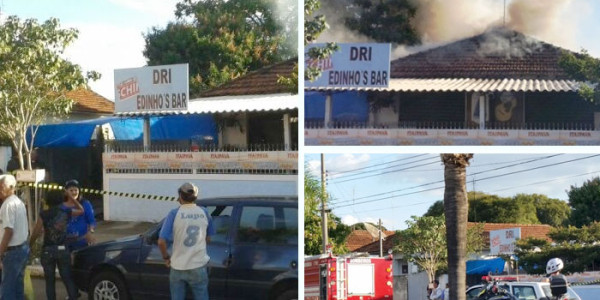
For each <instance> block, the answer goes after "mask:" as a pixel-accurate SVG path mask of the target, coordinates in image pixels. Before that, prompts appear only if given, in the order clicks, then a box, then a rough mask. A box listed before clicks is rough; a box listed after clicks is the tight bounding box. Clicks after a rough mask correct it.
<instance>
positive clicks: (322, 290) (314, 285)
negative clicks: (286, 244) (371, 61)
mask: <svg viewBox="0 0 600 300" xmlns="http://www.w3.org/2000/svg"><path fill="white" fill-rule="evenodd" d="M392 261H393V260H392V257H391V255H389V256H388V257H374V256H369V254H367V253H352V254H347V255H339V256H334V255H332V254H323V255H317V256H307V257H305V258H304V299H305V300H376V299H390V300H391V299H392V296H393V292H394V291H393V276H392Z"/></svg>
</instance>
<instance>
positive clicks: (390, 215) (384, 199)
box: [304, 153, 600, 230]
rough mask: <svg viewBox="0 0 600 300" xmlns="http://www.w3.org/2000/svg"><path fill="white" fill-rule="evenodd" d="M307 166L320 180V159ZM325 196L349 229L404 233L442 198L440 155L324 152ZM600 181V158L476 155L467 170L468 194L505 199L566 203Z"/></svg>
mask: <svg viewBox="0 0 600 300" xmlns="http://www.w3.org/2000/svg"><path fill="white" fill-rule="evenodd" d="M304 159H305V166H307V169H308V170H309V171H310V172H311V174H314V175H315V176H317V179H319V180H320V178H321V175H320V174H321V171H320V170H321V161H320V159H321V158H320V154H306V155H305V157H304ZM325 169H326V170H327V173H328V180H327V191H328V193H330V194H331V196H332V198H333V200H332V201H331V205H330V207H331V208H332V209H333V213H334V214H335V215H337V216H338V217H340V218H342V221H343V222H344V223H345V224H348V225H351V224H354V223H357V222H372V223H376V222H377V220H378V219H379V218H381V219H382V223H383V226H384V227H386V228H387V229H388V230H401V229H405V228H406V221H407V220H409V219H410V217H411V216H413V215H415V216H422V215H423V214H424V213H425V212H427V209H428V208H429V207H430V206H431V205H432V204H433V203H435V202H436V201H438V200H442V199H443V195H444V188H443V187H444V184H443V180H444V166H443V165H442V163H441V161H440V157H439V154H437V153H415V154H392V153H387V154H381V153H380V154H373V153H368V154H367V153H338V154H336V153H326V154H325ZM597 176H600V154H597V153H596V154H594V153H590V154H580V153H577V154H575V153H570V154H560V153H545V154H519V153H511V154H488V153H478V154H475V155H474V157H473V159H472V160H471V164H470V166H469V167H468V168H467V190H468V191H474V190H475V191H480V192H484V193H487V194H493V195H498V196H501V197H512V196H514V195H517V194H520V193H525V194H534V193H535V194H543V195H546V196H548V197H550V198H555V199H560V200H564V201H568V196H567V191H568V190H570V188H571V186H579V187H580V186H581V185H582V184H583V183H584V182H585V181H587V180H589V179H592V178H594V177H597Z"/></svg>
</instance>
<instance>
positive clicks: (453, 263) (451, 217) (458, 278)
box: [441, 154, 473, 300]
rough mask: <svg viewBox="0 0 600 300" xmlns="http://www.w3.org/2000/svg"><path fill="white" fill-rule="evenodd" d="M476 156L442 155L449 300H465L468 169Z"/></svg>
mask: <svg viewBox="0 0 600 300" xmlns="http://www.w3.org/2000/svg"><path fill="white" fill-rule="evenodd" d="M472 157H473V154H441V159H442V162H443V163H444V166H445V167H444V181H445V189H444V210H445V215H446V240H447V242H448V283H449V285H450V295H449V296H450V300H465V299H466V295H465V290H466V287H467V286H466V280H467V278H466V277H467V274H466V273H467V272H466V271H467V270H466V268H467V267H466V254H467V218H468V210H469V202H468V201H467V186H466V181H467V173H466V168H467V166H468V165H469V160H470V159H471V158H472Z"/></svg>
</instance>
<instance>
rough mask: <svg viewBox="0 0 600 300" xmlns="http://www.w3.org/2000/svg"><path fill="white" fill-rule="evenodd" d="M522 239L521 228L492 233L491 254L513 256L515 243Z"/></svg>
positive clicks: (493, 231)
mask: <svg viewBox="0 0 600 300" xmlns="http://www.w3.org/2000/svg"><path fill="white" fill-rule="evenodd" d="M520 238H521V228H509V229H501V230H491V231H490V254H492V255H498V254H513V253H514V252H515V243H516V241H517V240H518V239H520Z"/></svg>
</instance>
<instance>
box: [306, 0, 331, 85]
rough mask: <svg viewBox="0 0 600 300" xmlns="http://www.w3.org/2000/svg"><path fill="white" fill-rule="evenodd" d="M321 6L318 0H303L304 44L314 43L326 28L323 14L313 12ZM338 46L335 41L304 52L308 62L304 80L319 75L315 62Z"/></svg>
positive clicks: (328, 54)
mask: <svg viewBox="0 0 600 300" xmlns="http://www.w3.org/2000/svg"><path fill="white" fill-rule="evenodd" d="M320 7H321V2H319V0H305V1H304V46H306V45H308V44H310V43H314V42H315V41H316V40H317V38H318V37H319V35H321V33H323V31H325V29H327V22H326V21H325V16H324V15H316V16H313V14H314V13H315V12H316V11H317V10H318V9H319V8H320ZM338 49H339V47H338V46H337V45H336V44H335V43H326V45H325V46H324V47H313V48H310V50H309V51H308V53H306V56H307V57H306V58H305V59H307V60H308V62H307V63H306V64H305V65H306V67H305V68H304V80H315V79H316V78H318V77H319V76H321V70H320V69H319V67H318V64H313V63H311V62H316V61H319V60H321V59H325V58H327V57H329V56H330V55H331V54H332V53H333V52H335V51H337V50H338Z"/></svg>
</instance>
